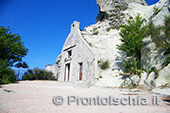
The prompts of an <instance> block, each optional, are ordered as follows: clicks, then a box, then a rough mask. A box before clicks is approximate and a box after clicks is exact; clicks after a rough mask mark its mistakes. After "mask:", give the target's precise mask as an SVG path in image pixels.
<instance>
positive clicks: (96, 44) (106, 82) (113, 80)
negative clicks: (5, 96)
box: [82, 0, 170, 87]
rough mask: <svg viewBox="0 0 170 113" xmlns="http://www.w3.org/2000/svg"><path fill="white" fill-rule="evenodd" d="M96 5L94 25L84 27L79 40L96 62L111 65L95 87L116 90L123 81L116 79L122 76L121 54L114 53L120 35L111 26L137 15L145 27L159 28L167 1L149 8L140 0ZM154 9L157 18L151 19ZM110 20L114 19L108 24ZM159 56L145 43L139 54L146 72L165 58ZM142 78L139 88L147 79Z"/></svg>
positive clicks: (113, 1)
mask: <svg viewBox="0 0 170 113" xmlns="http://www.w3.org/2000/svg"><path fill="white" fill-rule="evenodd" d="M132 1H133V0H132ZM134 1H135V0H134ZM97 4H98V5H99V10H100V11H99V14H98V17H97V20H96V21H97V23H96V24H94V25H91V26H88V27H86V28H85V31H83V32H82V34H83V37H84V38H85V39H86V40H87V41H88V42H89V43H91V46H92V48H93V49H94V50H95V51H96V52H97V54H98V57H99V59H101V60H109V61H110V62H111V65H110V68H109V69H107V70H101V71H100V76H102V78H100V79H99V81H98V82H97V83H96V85H97V86H105V87H109V86H111V87H119V86H120V84H121V83H122V81H123V80H122V79H121V78H120V76H118V75H119V74H120V73H121V72H122V71H121V69H120V68H119V66H118V64H119V62H121V52H120V51H119V50H118V49H117V46H116V45H120V44H121V41H120V39H121V37H120V35H119V32H120V31H119V30H117V29H115V28H113V26H119V25H120V24H121V23H126V20H128V19H129V18H130V17H133V18H134V17H135V16H137V15H138V14H141V16H142V17H143V18H145V19H146V23H147V22H149V19H151V20H152V21H153V23H154V24H155V25H163V21H164V16H165V15H167V16H168V15H169V14H170V13H169V9H168V7H169V0H160V1H159V2H158V3H156V4H155V5H151V6H147V5H146V4H145V2H144V1H142V0H141V1H138V2H136V1H135V2H130V1H129V3H128V4H126V3H124V2H123V1H121V2H120V1H119V0H105V1H103V0H97ZM142 4H145V5H142ZM116 5H117V6H120V7H119V8H117V9H118V11H117V12H116V11H115V9H116V8H115V6H116ZM126 5H127V9H126ZM155 6H156V7H158V8H159V9H160V12H159V13H158V14H157V15H154V7H155ZM124 9H126V10H124ZM111 11H112V12H111ZM122 13H123V14H122ZM114 14H120V15H122V17H121V16H120V18H119V19H117V20H116V19H115V18H116V17H117V16H116V15H114ZM111 18H114V19H113V20H112V19H111ZM122 18H123V20H122ZM115 20H116V21H118V22H115V23H113V24H115V25H112V24H110V23H111V22H112V21H115ZM117 24H118V25H117ZM112 28H113V29H112ZM94 34H97V35H94ZM148 40H149V38H147V39H145V40H144V41H146V42H148ZM163 53H164V52H160V51H158V50H156V46H155V44H154V43H147V45H146V47H144V49H143V51H142V55H143V56H142V61H143V66H144V67H146V68H148V69H151V68H152V67H157V68H160V67H161V64H162V63H163V61H164V60H165V58H166V56H164V55H163ZM144 75H145V76H144V78H142V80H141V82H140V84H144V80H145V79H146V76H147V75H146V74H144ZM148 82H149V84H150V85H151V84H152V83H154V80H153V81H150V80H149V81H148Z"/></svg>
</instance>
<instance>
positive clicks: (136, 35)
mask: <svg viewBox="0 0 170 113" xmlns="http://www.w3.org/2000/svg"><path fill="white" fill-rule="evenodd" d="M144 21H145V19H142V18H141V17H140V14H138V15H137V16H136V17H135V19H129V20H128V21H127V22H128V24H127V25H121V28H122V29H121V32H120V35H121V37H122V38H121V41H122V42H123V43H122V44H121V45H118V49H119V50H121V51H123V52H124V53H125V55H126V57H127V58H124V60H123V61H122V63H121V64H120V66H123V67H124V72H130V71H131V72H133V73H138V70H141V69H143V68H142V66H141V47H142V45H143V41H142V40H143V38H144V37H145V36H146V34H145V32H146V26H143V23H144Z"/></svg>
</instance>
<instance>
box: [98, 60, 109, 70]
mask: <svg viewBox="0 0 170 113" xmlns="http://www.w3.org/2000/svg"><path fill="white" fill-rule="evenodd" d="M109 66H110V63H109V61H108V60H107V61H104V62H101V64H100V68H101V69H103V70H105V69H107V68H109Z"/></svg>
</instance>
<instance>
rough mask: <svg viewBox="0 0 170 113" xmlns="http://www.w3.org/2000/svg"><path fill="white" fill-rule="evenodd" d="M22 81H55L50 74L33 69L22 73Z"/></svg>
mask: <svg viewBox="0 0 170 113" xmlns="http://www.w3.org/2000/svg"><path fill="white" fill-rule="evenodd" d="M22 80H56V79H55V77H54V76H53V73H52V72H47V71H45V70H42V69H38V68H35V69H33V70H31V69H30V70H28V71H27V72H25V73H24V75H23V77H22Z"/></svg>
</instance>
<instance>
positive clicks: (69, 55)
mask: <svg viewBox="0 0 170 113" xmlns="http://www.w3.org/2000/svg"><path fill="white" fill-rule="evenodd" d="M71 55H72V51H71V50H70V51H68V58H70V57H71Z"/></svg>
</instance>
